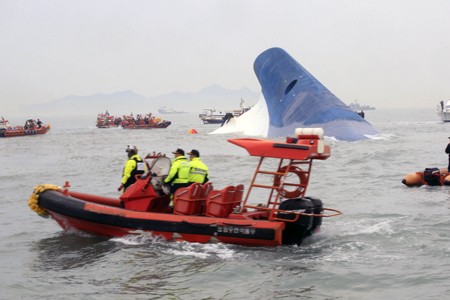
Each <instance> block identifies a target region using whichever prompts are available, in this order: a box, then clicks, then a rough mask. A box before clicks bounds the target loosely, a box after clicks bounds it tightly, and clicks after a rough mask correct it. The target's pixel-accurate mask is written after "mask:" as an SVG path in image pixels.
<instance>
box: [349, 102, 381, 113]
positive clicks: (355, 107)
mask: <svg viewBox="0 0 450 300" xmlns="http://www.w3.org/2000/svg"><path fill="white" fill-rule="evenodd" d="M348 106H349V107H350V109H352V110H354V111H363V110H375V107H373V106H369V105H361V104H359V103H358V101H355V102H352V103H350V104H349V105H348Z"/></svg>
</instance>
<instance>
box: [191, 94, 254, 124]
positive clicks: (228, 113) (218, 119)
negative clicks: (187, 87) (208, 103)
mask: <svg viewBox="0 0 450 300" xmlns="http://www.w3.org/2000/svg"><path fill="white" fill-rule="evenodd" d="M250 108H251V107H249V106H247V105H246V104H245V102H244V100H243V99H241V104H240V109H235V110H217V109H216V108H215V107H213V108H204V109H203V111H202V112H201V113H200V114H199V115H198V116H199V118H200V119H201V120H202V121H203V124H223V123H224V122H225V121H226V120H227V119H229V118H230V117H239V116H240V115H242V114H243V113H245V112H247V111H249V110H250Z"/></svg>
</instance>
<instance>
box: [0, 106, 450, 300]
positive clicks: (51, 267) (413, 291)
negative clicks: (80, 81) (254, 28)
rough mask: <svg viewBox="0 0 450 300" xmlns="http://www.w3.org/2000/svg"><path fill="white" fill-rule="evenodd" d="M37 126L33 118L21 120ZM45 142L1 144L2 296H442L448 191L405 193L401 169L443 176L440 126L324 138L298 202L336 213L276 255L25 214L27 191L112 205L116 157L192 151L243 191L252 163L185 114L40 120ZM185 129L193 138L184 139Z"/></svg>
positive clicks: (449, 226)
mask: <svg viewBox="0 0 450 300" xmlns="http://www.w3.org/2000/svg"><path fill="white" fill-rule="evenodd" d="M31 117H34V116H31ZM40 117H41V120H43V121H46V122H50V123H52V125H53V128H52V129H51V131H50V132H49V133H48V134H46V135H41V136H29V137H20V138H3V139H0V151H1V152H0V153H2V155H1V157H0V166H1V171H2V172H1V174H0V178H1V180H0V198H1V206H2V208H1V209H0V222H1V231H0V269H1V277H0V298H1V299H297V298H300V299H387V298H390V299H445V298H447V299H448V297H449V296H448V295H450V199H449V198H450V187H420V188H408V187H406V186H404V185H402V184H401V180H402V178H403V176H404V175H406V174H407V173H411V172H415V171H420V170H423V169H424V168H426V167H439V168H444V167H446V166H447V162H448V157H447V155H446V154H445V153H444V149H445V147H446V145H447V142H448V136H450V124H444V123H442V122H440V120H439V118H438V117H437V115H436V114H435V112H434V109H433V108H431V109H429V110H414V109H410V110H375V111H366V119H367V120H368V121H369V122H371V123H372V124H373V125H374V126H375V127H376V128H378V129H379V130H380V131H381V132H382V134H381V136H379V137H377V138H376V139H373V140H366V141H359V142H340V141H334V140H328V143H329V144H330V145H331V147H332V155H331V157H330V158H329V159H328V160H326V161H317V162H315V163H314V167H313V173H312V177H311V181H310V186H309V187H308V191H307V195H309V196H315V197H318V198H320V199H322V201H323V202H324V204H325V207H331V208H336V209H339V210H341V211H343V212H344V214H343V215H342V216H339V217H334V218H327V219H324V221H323V224H322V228H321V232H320V233H319V234H317V235H314V236H312V237H311V238H308V239H306V240H305V241H304V243H303V244H302V245H301V246H299V247H298V246H282V247H275V248H265V247H257V248H252V247H243V246H236V245H226V244H196V243H185V242H167V241H164V240H162V239H159V238H155V237H152V236H151V235H150V234H148V235H140V236H133V237H126V238H120V239H118V238H115V239H107V238H103V237H96V236H91V235H88V234H83V233H80V232H64V231H62V229H61V228H60V227H59V226H58V225H57V224H56V222H55V221H53V220H52V219H44V218H41V217H39V216H38V215H37V214H36V213H34V212H33V211H31V209H29V208H28V205H27V201H28V198H29V196H30V195H31V192H32V190H33V188H34V186H36V185H37V184H41V183H52V184H56V185H63V184H64V182H65V181H69V182H70V185H71V189H72V190H77V191H81V192H86V193H93V194H101V195H105V196H115V197H117V196H119V193H118V192H117V191H116V188H117V187H118V186H119V184H120V177H121V172H122V168H123V164H124V162H125V159H126V156H125V154H126V153H125V151H124V150H125V147H126V145H127V144H133V145H136V146H137V147H138V148H139V151H140V153H141V154H143V155H145V154H146V153H148V152H152V151H157V152H163V153H167V154H169V155H170V152H171V151H173V150H174V149H176V148H180V147H181V148H184V149H185V150H190V149H192V148H195V149H199V150H200V153H201V156H202V159H203V161H204V162H205V163H206V164H207V165H208V166H209V168H210V178H211V181H213V182H214V183H215V187H222V186H226V185H229V184H237V183H241V182H242V183H244V184H246V186H248V184H249V183H250V179H251V176H252V174H253V173H252V172H253V170H254V168H255V167H256V163H257V159H256V158H254V157H249V156H247V154H246V152H245V151H244V150H242V149H241V148H238V147H236V146H234V145H232V144H230V143H228V142H227V141H226V139H227V138H230V137H239V135H238V134H233V135H209V134H208V133H209V132H211V131H213V129H215V128H216V127H217V126H218V125H204V124H202V123H201V121H200V120H199V119H198V116H197V115H196V114H186V115H164V118H165V119H168V120H171V121H172V125H171V126H170V127H169V128H167V129H159V130H124V129H120V128H111V129H98V128H96V127H95V118H96V116H95V115H93V116H92V118H76V117H72V118H53V119H51V118H48V119H45V118H43V117H42V116H40ZM191 128H195V129H196V130H197V131H198V134H196V135H192V134H188V130H189V129H191Z"/></svg>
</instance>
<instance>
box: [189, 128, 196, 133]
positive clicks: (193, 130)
mask: <svg viewBox="0 0 450 300" xmlns="http://www.w3.org/2000/svg"><path fill="white" fill-rule="evenodd" d="M188 132H189V133H190V134H197V133H198V132H197V130H195V129H194V128H192V129H189V130H188Z"/></svg>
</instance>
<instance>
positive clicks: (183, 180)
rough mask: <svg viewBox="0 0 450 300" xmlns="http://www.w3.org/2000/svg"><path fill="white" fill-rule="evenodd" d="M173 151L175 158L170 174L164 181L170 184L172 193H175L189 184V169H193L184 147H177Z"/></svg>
mask: <svg viewBox="0 0 450 300" xmlns="http://www.w3.org/2000/svg"><path fill="white" fill-rule="evenodd" d="M172 153H173V154H174V155H175V158H174V159H173V160H172V165H171V166H170V171H169V174H168V175H167V177H166V178H165V179H164V182H165V183H169V184H170V193H171V194H172V195H173V194H175V191H176V190H177V189H179V188H180V187H186V186H188V185H189V170H190V169H191V165H190V163H189V161H188V160H187V158H186V157H185V156H184V150H183V149H177V150H175V151H173V152H172Z"/></svg>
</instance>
